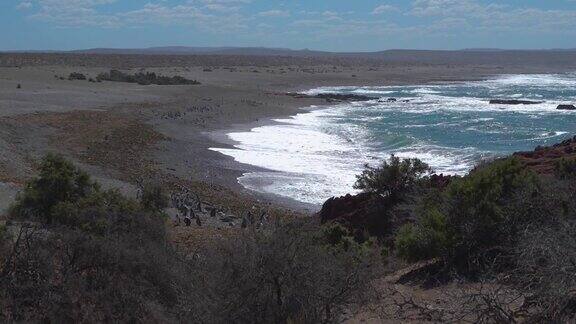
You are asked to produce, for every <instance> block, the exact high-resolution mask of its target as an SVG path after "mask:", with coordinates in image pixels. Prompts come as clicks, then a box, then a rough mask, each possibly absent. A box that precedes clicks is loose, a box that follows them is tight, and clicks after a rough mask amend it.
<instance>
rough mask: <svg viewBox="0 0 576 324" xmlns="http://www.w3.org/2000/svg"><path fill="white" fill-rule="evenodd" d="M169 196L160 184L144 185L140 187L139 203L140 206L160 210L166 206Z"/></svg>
mask: <svg viewBox="0 0 576 324" xmlns="http://www.w3.org/2000/svg"><path fill="white" fill-rule="evenodd" d="M168 202H169V197H168V194H167V193H166V191H165V190H164V188H163V187H162V186H160V185H146V186H144V188H143V189H142V196H141V197H140V203H141V204H142V207H143V208H145V209H148V210H153V211H162V210H164V209H165V208H167V207H168Z"/></svg>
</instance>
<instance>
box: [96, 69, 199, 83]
mask: <svg viewBox="0 0 576 324" xmlns="http://www.w3.org/2000/svg"><path fill="white" fill-rule="evenodd" d="M96 80H98V81H113V82H127V83H138V84H140V85H150V84H157V85H186V84H191V85H195V84H200V82H198V81H196V80H189V79H186V78H184V77H181V76H179V75H177V76H173V77H167V76H162V75H157V74H156V73H154V72H146V73H143V72H138V73H136V74H134V75H130V74H127V73H124V72H121V71H118V70H110V72H108V73H100V74H99V75H98V76H97V77H96Z"/></svg>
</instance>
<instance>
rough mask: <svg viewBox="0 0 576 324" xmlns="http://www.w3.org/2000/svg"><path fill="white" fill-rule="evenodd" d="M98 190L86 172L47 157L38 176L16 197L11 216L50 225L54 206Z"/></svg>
mask: <svg viewBox="0 0 576 324" xmlns="http://www.w3.org/2000/svg"><path fill="white" fill-rule="evenodd" d="M98 190H99V186H98V185H97V184H96V183H94V182H92V181H91V180H90V177H89V176H88V174H87V173H86V172H84V171H82V170H80V169H78V168H76V167H75V166H74V165H73V164H72V163H71V162H70V161H67V160H66V159H64V158H63V157H62V156H60V155H55V154H48V155H46V156H45V157H44V158H43V159H42V163H41V165H40V173H39V175H38V176H37V177H36V178H34V179H32V180H31V181H30V182H29V183H28V184H27V186H26V188H25V189H24V191H23V192H22V193H21V194H20V195H19V196H18V197H17V199H16V202H15V204H14V205H13V206H12V208H11V211H10V214H11V215H12V216H14V217H24V218H39V219H41V220H43V221H45V222H47V223H51V222H52V214H53V213H52V210H53V208H54V207H55V206H56V205H58V204H59V203H63V202H73V201H77V200H78V199H81V198H84V197H86V196H87V195H89V194H90V193H92V192H95V191H98Z"/></svg>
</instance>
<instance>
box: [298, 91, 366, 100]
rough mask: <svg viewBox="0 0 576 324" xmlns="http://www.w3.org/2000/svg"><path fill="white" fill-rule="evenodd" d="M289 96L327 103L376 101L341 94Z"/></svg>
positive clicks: (300, 94) (361, 96) (359, 96)
mask: <svg viewBox="0 0 576 324" xmlns="http://www.w3.org/2000/svg"><path fill="white" fill-rule="evenodd" d="M287 95H288V96H291V97H294V98H320V99H324V100H326V101H327V102H342V101H368V100H374V99H375V98H372V97H368V96H363V95H356V94H341V93H320V94H317V95H307V94H302V93H287Z"/></svg>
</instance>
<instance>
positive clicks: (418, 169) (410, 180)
mask: <svg viewBox="0 0 576 324" xmlns="http://www.w3.org/2000/svg"><path fill="white" fill-rule="evenodd" d="M431 171H432V170H431V169H430V167H429V166H428V164H426V163H424V162H422V161H421V160H419V159H402V160H401V159H400V158H399V157H397V156H394V155H391V156H390V159H389V160H388V161H384V162H382V164H381V165H380V166H379V167H376V168H374V167H371V166H369V165H368V164H366V165H365V169H364V171H363V172H362V174H361V175H359V176H357V177H356V178H357V181H356V184H355V185H354V188H355V189H360V190H362V191H364V192H371V193H376V194H379V195H382V196H386V197H390V198H391V199H392V200H393V201H398V200H401V199H402V196H403V195H404V194H405V193H406V192H407V191H409V190H410V189H411V188H412V187H413V186H414V185H415V184H417V183H418V182H419V181H420V180H421V179H422V178H423V177H424V176H425V175H427V174H429V173H430V172H431Z"/></svg>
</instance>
